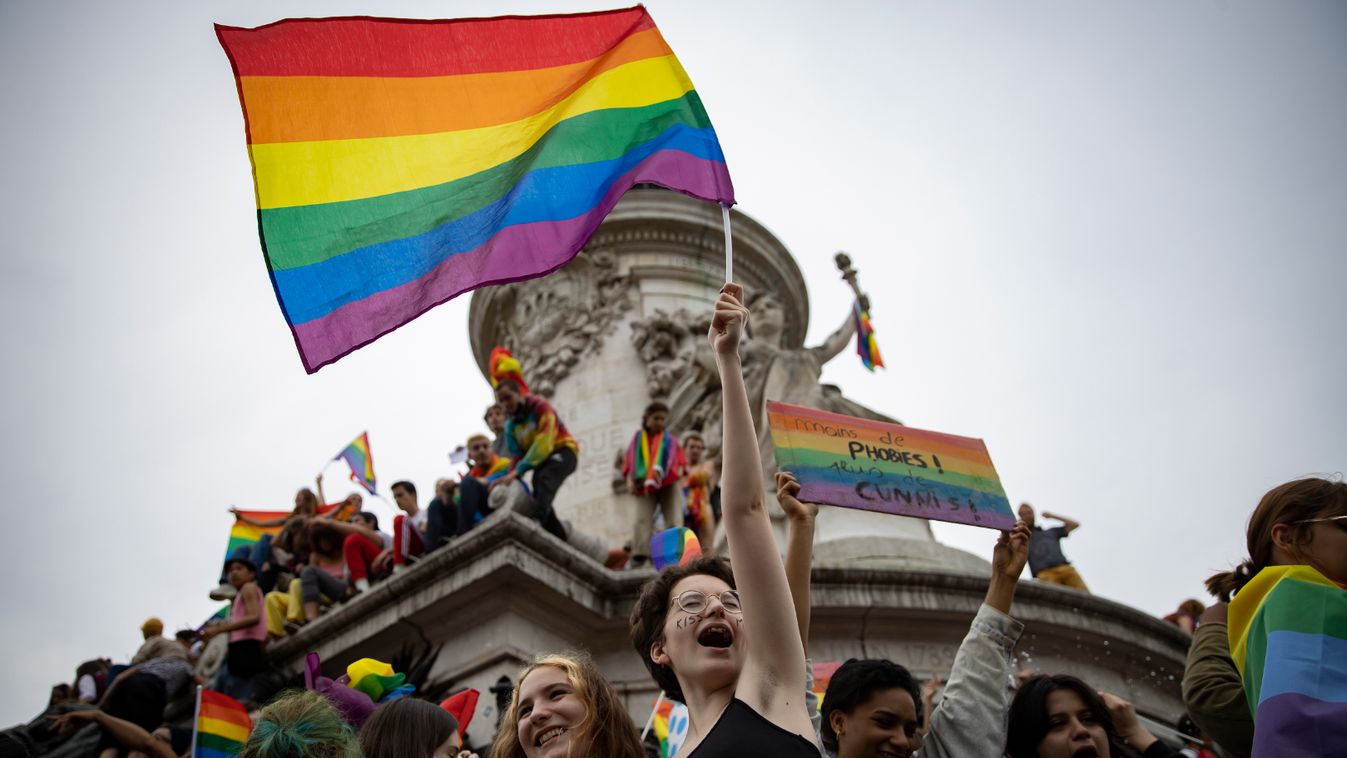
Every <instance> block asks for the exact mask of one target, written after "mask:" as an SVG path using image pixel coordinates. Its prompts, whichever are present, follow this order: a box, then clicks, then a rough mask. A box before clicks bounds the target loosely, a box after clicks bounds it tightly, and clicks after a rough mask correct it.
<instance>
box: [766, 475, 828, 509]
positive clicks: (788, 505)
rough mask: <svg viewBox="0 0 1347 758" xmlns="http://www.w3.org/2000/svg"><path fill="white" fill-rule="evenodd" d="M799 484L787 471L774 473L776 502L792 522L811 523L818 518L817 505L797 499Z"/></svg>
mask: <svg viewBox="0 0 1347 758" xmlns="http://www.w3.org/2000/svg"><path fill="white" fill-rule="evenodd" d="M799 494H800V483H799V482H797V481H795V475H794V474H792V473H790V472H789V471H778V472H776V502H777V503H779V504H780V505H781V510H783V511H785V512H786V516H788V517H789V518H790V519H791V520H792V521H806V520H807V521H812V520H813V519H814V517H815V516H818V503H805V502H801V501H800V499H799V497H798V496H799Z"/></svg>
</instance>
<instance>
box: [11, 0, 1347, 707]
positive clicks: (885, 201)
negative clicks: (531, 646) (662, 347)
mask: <svg viewBox="0 0 1347 758" xmlns="http://www.w3.org/2000/svg"><path fill="white" fill-rule="evenodd" d="M621 5H622V4H603V3H600V4H598V5H594V6H585V5H576V4H570V3H560V2H530V3H524V2H519V3H484V2H410V1H408V2H392V1H391V0H381V1H380V2H378V3H371V2H365V3H358V2H330V3H305V2H284V1H281V2H268V3H260V2H253V3H183V2H124V3H105V2H87V3H76V2H64V1H55V0H52V1H49V2H17V1H16V0H0V82H3V90H0V93H2V94H3V103H4V113H5V117H4V118H3V119H2V120H0V136H2V139H0V145H3V146H4V147H3V149H4V152H5V169H4V170H3V171H2V172H0V207H3V209H4V211H3V213H4V225H3V228H4V234H3V236H0V251H2V255H0V315H2V316H3V320H4V323H7V324H9V326H8V327H7V328H6V329H5V330H4V331H3V333H2V334H0V354H3V355H4V356H5V369H4V371H3V373H2V376H3V379H2V380H0V381H3V390H4V391H3V395H0V396H2V397H3V398H4V399H3V408H4V432H5V433H4V435H3V440H4V441H3V443H0V444H3V458H0V459H2V460H4V461H5V478H6V480H7V482H8V488H7V495H8V507H7V508H6V510H5V513H6V515H7V516H8V518H9V519H10V521H9V523H8V524H7V529H6V532H7V534H9V537H8V538H7V547H6V549H5V550H4V551H3V553H2V554H0V570H2V571H3V577H4V580H3V582H0V608H3V609H4V624H3V629H2V630H0V650H3V651H4V653H5V656H6V660H7V666H6V674H7V677H6V679H7V681H6V683H5V686H4V687H3V688H0V725H7V724H9V723H15V722H18V721H21V720H27V719H28V718H31V717H32V716H33V715H35V714H36V713H37V712H38V711H39V710H40V708H41V707H42V705H43V704H44V703H45V700H46V696H47V690H48V686H49V685H50V684H52V683H54V682H56V681H60V680H64V681H69V680H70V679H71V678H72V676H73V672H74V668H75V665H76V664H77V663H79V662H80V661H81V660H84V659H87V658H90V657H94V656H103V655H106V656H110V657H113V658H115V659H118V660H124V659H125V658H127V657H129V656H130V654H131V653H132V652H133V651H134V650H135V648H136V646H137V644H138V642H139V633H138V631H137V627H138V625H139V623H140V622H141V621H142V620H143V619H144V618H145V617H146V616H149V615H152V614H153V615H158V616H161V617H162V618H163V619H164V621H165V622H166V623H167V625H168V627H169V628H170V629H173V628H177V627H180V626H186V625H189V624H190V625H195V624H197V623H199V622H200V621H201V620H202V619H203V618H204V617H205V616H206V615H208V614H209V613H211V612H212V611H213V610H214V609H215V608H216V607H218V604H216V603H212V602H211V601H210V600H208V599H207V597H206V592H207V590H208V589H209V588H210V587H211V586H213V585H214V583H215V580H216V578H217V575H218V572H219V562H220V557H221V553H222V551H223V547H224V540H225V537H226V534H227V531H228V528H229V525H230V517H229V515H228V514H227V513H226V511H225V509H226V507H227V506H229V505H230V504H238V505H239V506H243V507H255V508H277V509H280V508H285V507H287V505H288V503H289V502H290V499H291V497H292V496H293V493H294V491H295V489H296V488H298V487H300V486H303V485H305V484H307V483H309V482H310V481H311V480H312V478H313V475H314V474H316V473H317V471H318V469H319V468H320V467H321V466H322V465H323V463H324V461H325V460H326V459H328V458H330V457H331V456H332V455H333V454H334V453H336V452H337V450H338V449H339V448H340V447H342V445H343V444H345V442H346V441H348V440H349V439H350V438H352V437H353V436H355V435H356V434H358V433H359V432H360V431H362V430H364V429H368V430H369V432H370V439H371V441H372V444H373V447H374V456H375V462H376V467H377V472H378V475H379V477H380V479H381V480H382V481H383V482H385V483H387V482H391V481H393V480H395V479H400V478H410V479H412V480H413V481H415V482H416V483H417V484H418V485H421V486H422V488H423V490H429V489H430V485H431V484H432V482H433V480H434V479H435V478H436V477H437V476H439V475H441V474H442V473H444V471H445V469H446V459H445V453H446V451H448V450H449V449H451V448H452V447H454V446H455V445H456V444H458V443H459V442H460V441H461V440H463V439H464V438H465V436H466V435H467V434H468V433H469V432H473V431H476V430H477V429H478V425H479V424H480V421H479V413H480V408H481V406H483V405H484V404H485V402H486V401H487V400H488V396H489V393H488V390H487V386H486V384H485V383H484V381H483V380H482V378H481V377H480V375H479V374H478V372H477V370H476V367H475V365H474V364H473V362H472V359H471V354H470V351H469V347H468V343H467V334H466V320H467V319H466V315H467V301H468V298H466V297H464V298H461V299H460V300H459V301H456V302H452V303H449V304H447V305H445V306H442V307H440V308H438V309H436V310H434V311H432V312H431V313H429V314H428V315H426V316H423V317H422V318H420V319H419V320H417V321H416V322H414V323H413V324H411V325H410V326H407V327H404V328H403V329H401V330H399V331H398V332H396V333H394V334H392V335H390V336H387V337H384V338H383V339H381V340H380V341H378V342H377V343H375V344H374V345H372V346H370V347H367V348H365V349H363V350H360V351H359V352H357V353H355V354H353V355H351V356H349V357H347V358H345V359H343V360H342V361H340V362H339V363H337V364H336V365H334V366H330V367H328V368H325V369H323V370H322V371H321V372H320V373H318V374H317V375H314V376H307V375H306V374H305V373H304V370H303V368H302V367H301V364H300V361H299V358H298V356H297V354H296V351H295V348H294V344H293V342H292V341H291V337H290V334H289V331H288V330H287V329H286V326H285V323H284V319H283V318H282V316H281V313H280V310H279V308H278V307H277V305H276V301H275V298H274V296H273V293H272V289H271V285H270V283H269V281H268V278H267V275H266V271H265V268H264V266H263V262H262V256H261V252H260V249H259V245H258V240H257V233H256V223H255V220H254V219H255V216H254V205H253V190H252V183H251V175H250V170H249V165H248V159H247V154H246V152H245V149H244V136H243V127H242V117H241V115H240V110H239V103H238V97H237V94H236V91H235V88H234V82H233V80H232V76H231V73H230V69H229V64H228V62H227V60H226V59H225V56H224V54H223V52H222V51H221V50H220V48H219V45H218V44H217V42H216V40H215V36H214V34H213V32H212V29H211V23H212V22H215V21H219V22H222V23H226V24H232V25H244V26H253V25H258V24H262V23H267V22H270V21H273V20H276V19H278V18H283V17H287V16H324V15H346V14H371V13H377V14H380V15H390V16H394V15H403V16H419V17H458V16H473V15H498V14H501V13H512V12H529V13H533V12H537V13H543V12H560V11H579V10H589V9H594V8H599V7H620V6H621ZM649 7H650V8H651V12H652V14H653V15H654V18H655V20H656V22H657V23H658V24H659V26H660V28H661V29H662V31H663V32H664V35H665V37H666V38H667V39H668V41H669V43H670V44H671V45H672V46H673V48H674V50H675V51H676V52H677V53H678V55H679V58H680V59H681V60H682V62H683V64H684V66H685V67H686V68H687V70H688V72H689V73H690V74H691V76H692V79H693V81H694V82H695V83H696V85H697V89H698V91H699V92H700V93H701V95H702V97H703V99H704V100H705V102H706V105H707V109H708V111H709V112H710V114H711V118H712V121H713V122H714V123H715V126H716V129H717V131H718V132H719V134H720V138H721V143H722V145H723V147H724V150H725V154H726V156H727V159H728V161H729V166H730V171H731V174H732V176H733V177H734V182H735V186H736V189H737V194H738V198H739V200H740V203H741V208H742V209H743V210H744V211H745V212H746V213H749V214H750V215H752V216H754V217H755V218H757V219H758V220H759V221H761V222H762V223H764V224H766V225H767V226H768V227H769V228H770V229H772V230H773V231H774V232H775V233H776V234H777V235H778V236H780V238H781V239H782V241H783V242H784V243H785V244H786V245H787V246H788V247H789V248H790V249H791V250H792V251H793V252H794V254H795V256H796V258H797V260H798V261H799V263H800V267H801V269H802V270H803V271H804V274H805V278H806V280H807V281H808V283H809V288H810V293H811V296H812V304H813V314H814V321H813V324H812V326H811V330H810V335H811V340H813V341H817V340H819V339H821V338H822V337H823V336H825V335H826V334H827V333H828V332H829V331H830V330H831V329H832V328H834V327H835V326H836V324H837V323H839V322H840V320H841V319H842V318H843V317H844V315H845V313H846V312H847V309H848V307H849V294H848V290H847V289H846V286H845V285H844V284H843V283H842V282H840V281H839V280H838V278H837V274H836V271H835V269H834V267H833V263H832V253H833V252H834V251H836V250H838V249H845V250H848V251H850V253H851V254H852V257H853V259H854V260H855V261H856V264H857V266H858V267H859V269H860V272H861V282H862V284H863V285H864V286H865V287H866V288H867V289H868V290H869V291H870V292H871V294H872V297H873V301H874V308H873V315H874V321H875V325H876V329H877V330H878V337H879V341H880V345H881V347H882V349H883V352H884V356H885V359H886V361H887V362H888V364H889V370H888V371H886V372H882V373H877V374H874V375H870V374H867V373H866V372H865V371H864V370H863V369H862V368H861V366H860V364H859V361H857V360H856V359H855V358H854V356H851V355H849V354H844V355H843V356H841V357H839V358H838V359H837V360H836V361H834V363H833V364H832V365H830V366H829V367H828V369H827V370H826V372H825V374H824V379H825V381H830V382H834V383H837V384H840V385H841V386H842V387H843V388H844V389H845V390H846V392H847V393H848V394H849V395H851V396H852V397H854V398H856V399H857V400H860V401H861V402H864V403H867V404H868V405H870V406H872V407H874V408H878V409H881V410H883V411H885V412H888V413H890V414H893V415H896V416H898V417H900V418H902V419H903V420H904V421H906V422H907V423H909V424H912V425H914V426H919V427H923V428H928V429H936V430H940V431H946V432H952V433H957V434H964V435H970V436H977V437H982V438H984V439H985V440H986V441H987V445H988V447H989V449H990V451H991V453H992V457H993V460H994V461H995V463H996V466H997V468H998V470H999V471H1000V473H1001V475H1002V478H1003V481H1004V483H1005V486H1006V490H1007V492H1008V494H1009V496H1010V497H1011V499H1012V500H1016V501H1018V500H1026V499H1027V500H1029V501H1031V502H1033V503H1035V504H1036V505H1038V506H1039V507H1040V508H1043V509H1047V510H1055V511H1060V512H1062V513H1065V514H1068V515H1070V516H1073V517H1075V518H1076V519H1078V520H1080V521H1081V522H1082V523H1083V524H1084V526H1083V527H1082V529H1081V530H1080V531H1079V532H1077V533H1076V534H1075V535H1073V536H1072V537H1071V539H1070V540H1069V541H1068V543H1067V544H1066V545H1065V548H1066V550H1067V554H1068V556H1069V557H1071V558H1072V559H1073V561H1074V562H1075V563H1076V564H1077V566H1078V567H1079V569H1080V571H1081V573H1082V575H1083V576H1084V577H1085V579H1086V581H1087V582H1089V583H1090V585H1091V587H1092V588H1093V589H1094V590H1095V591H1096V592H1097V593H1099V594H1101V595H1103V596H1105V597H1109V598H1112V599H1115V600H1119V601H1122V602H1125V603H1129V604H1131V605H1134V606H1136V607H1138V608H1141V609H1142V610H1145V611H1147V612H1150V613H1156V614H1162V613H1165V612H1167V611H1169V610H1171V609H1173V608H1174V607H1175V606H1176V605H1177V603H1178V602H1179V601H1180V600H1182V599H1184V598H1186V597H1190V596H1197V595H1199V592H1200V583H1201V580H1202V579H1203V578H1205V577H1206V576H1207V575H1208V574H1209V573H1210V572H1211V571H1212V570H1214V569H1218V568H1222V567H1224V566H1226V565H1227V564H1228V563H1229V562H1231V561H1234V560H1236V559H1237V558H1239V557H1240V555H1241V553H1242V549H1243V542H1244V540H1243V525H1244V521H1245V519H1246V517H1247V515H1248V513H1249V511H1250V510H1251V509H1252V507H1253V506H1254V505H1255V504H1256V503H1257V501H1258V498H1259V497H1260V496H1261V494H1262V493H1263V492H1264V491H1266V490H1267V489H1268V488H1269V487H1271V486H1273V485H1275V484H1278V483H1280V482H1282V481H1285V480H1287V479H1290V478H1293V477H1297V476H1300V475H1303V474H1308V473H1315V472H1329V473H1331V472H1336V471H1340V470H1343V469H1344V468H1347V423H1345V422H1347V410H1345V408H1344V397H1343V392H1342V388H1343V386H1344V379H1345V378H1347V340H1344V336H1343V326H1344V324H1347V298H1344V297H1343V282H1344V278H1345V275H1347V44H1344V40H1347V5H1344V4H1343V3H1340V2H1331V1H1325V2H1317V3H1315V2H1290V3H1265V2H1237V3H1221V2H1209V1H1208V2H1196V1H1194V2H1185V3H1161V2H1142V3H1134V2H1128V3H1122V2H1113V3H1069V2H1059V3H1034V2H1028V3H1013V4H1011V3H1000V2H961V3H945V2H926V3H882V4H881V3H861V2H838V1H836V0H834V1H833V2H827V3H784V2H780V1H779V0H778V1H776V2H762V3H748V2H735V3H723V2H722V3H712V2H688V1H687V0H680V1H679V2H659V1H658V0H653V1H652V2H650V3H649ZM472 397H476V398H478V400H477V401H468V402H464V398H472ZM332 472H333V473H332V474H331V475H330V476H329V479H330V480H332V481H333V482H334V486H333V487H332V490H331V491H330V492H329V494H338V493H340V492H341V491H343V488H342V487H341V486H340V485H337V484H335V482H339V481H340V474H339V469H338V468H337V467H333V469H332ZM935 529H936V533H937V535H938V536H939V538H940V539H942V540H944V541H946V542H948V543H950V544H954V545H957V546H960V547H964V548H967V549H969V550H973V551H975V552H978V553H979V554H984V555H985V554H987V551H988V550H989V549H990V545H991V541H992V537H993V535H992V533H990V532H986V531H983V530H979V529H974V528H971V527H956V526H946V525H937V526H936V528H935Z"/></svg>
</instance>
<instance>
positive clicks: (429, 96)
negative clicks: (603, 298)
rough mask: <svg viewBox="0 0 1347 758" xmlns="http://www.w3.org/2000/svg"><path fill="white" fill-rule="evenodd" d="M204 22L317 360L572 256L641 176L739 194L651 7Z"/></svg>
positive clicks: (292, 311)
mask: <svg viewBox="0 0 1347 758" xmlns="http://www.w3.org/2000/svg"><path fill="white" fill-rule="evenodd" d="M215 29H216V35H217V36H218V37H219V39H220V44H221V45H222V46H223V47H224V50H225V53H226V54H227V55H228V56H229V61H230V64H231V65H232V66H233V70H234V76H235V79H236V81H237V85H238V91H239V99H240V101H241V103H242V106H243V117H244V123H245V127H246V131H247V140H248V154H249V157H250V159H251V161H252V166H253V177H254V180H255V184H256V200H257V208H258V225H259V228H260V233H261V238H262V249H263V253H264V255H265V257H266V261H267V270H268V271H269V272H270V274H271V280H272V285H273V286H274V288H275V290H276V297H277V299H278V300H279V301H280V306H281V310H282V312H283V313H284V315H285V319H286V321H287V323H289V325H290V329H291V331H292V332H293V333H294V338H295V343H296V345H297V346H298V347H299V352H300V357H301V359H302V360H303V362H304V367H305V369H306V370H307V371H309V372H310V373H312V372H314V371H316V370H318V369H319V368H320V367H322V366H324V365H326V364H328V363H331V362H333V361H335V360H337V359H339V358H341V357H342V356H344V355H346V354H347V353H350V352H351V351H353V350H355V349H357V348H359V347H361V346H363V345H366V344H368V343H370V342H372V341H373V340H375V339H377V338H378V337H380V336H382V335H384V334H387V333H388V332H390V331H392V330H394V329H397V328H398V327H399V326H402V325H403V324H405V323H407V322H409V321H411V320H412V319H414V318H416V317H417V316H419V315H420V314H422V313H424V312H425V311H427V310H428V309H430V308H432V307H434V306H436V305H438V304H440V303H443V302H445V301H447V300H449V299H451V298H453V297H455V296H457V295H459V294H462V293H463V292H467V291H469V290H472V289H475V288H477V287H481V286H484V285H488V284H499V283H503V282H512V281H518V280H521V279H529V278H533V277H538V276H542V275H545V274H547V273H549V272H551V271H554V270H556V269H557V268H560V267H561V266H564V265H565V264H566V263H568V262H569V261H570V260H571V259H572V258H573V257H575V255H576V253H577V252H579V250H580V248H581V247H582V246H583V245H584V244H585V242H586V241H587V240H588V239H589V236H590V235H591V234H592V233H593V232H594V230H595V229H596V228H597V227H598V225H599V222H600V221H602V220H603V218H604V216H606V215H607V214H608V212H609V211H610V210H611V209H612V207H613V205H614V204H616V203H617V201H618V199H619V198H620V197H621V196H622V194H623V193H624V192H626V191H627V189H629V188H630V187H631V186H633V185H634V184H637V183H650V184H658V185H661V186H664V187H667V188H669V189H673V190H677V191H679V192H683V193H685V194H688V195H691V196H693V197H697V198H701V199H703V200H708V201H712V202H718V203H721V204H724V205H727V206H728V205H732V204H733V203H734V189H733V187H732V185H731V183H730V176H729V172H728V170H727V169H726V167H725V158H724V155H723V154H722V153H721V150H720V143H719V141H718V140H717V139H716V134H715V131H714V130H713V129H712V127H711V121H710V119H709V118H708V117H707V115H706V111H705V109H704V108H703V107H702V103H701V99H700V98H699V97H698V96H697V92H696V90H695V89H694V88H693V86H692V81H691V80H690V79H689V78H688V76H687V74H686V72H684V70H683V67H682V66H681V65H680V64H679V62H678V59H677V58H675V57H674V54H673V51H672V50H671V49H670V48H669V46H668V44H666V43H665V41H664V38H663V37H662V36H660V33H659V30H658V29H657V28H656V27H655V23H654V21H652V20H651V18H650V15H649V13H647V12H646V10H645V8H643V7H640V6H638V7H635V8H627V9H624V10H613V11H602V12H597V13H583V14H575V15H554V16H501V17H498V18H478V19H457V20H439V21H432V20H414V19H387V18H368V17H348V18H326V19H286V20H284V21H278V22H276V23H273V24H268V25H266V26H261V27H258V28H255V29H243V28H236V27H227V26H219V25H217V26H216V27H215Z"/></svg>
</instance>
